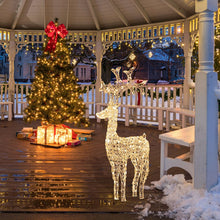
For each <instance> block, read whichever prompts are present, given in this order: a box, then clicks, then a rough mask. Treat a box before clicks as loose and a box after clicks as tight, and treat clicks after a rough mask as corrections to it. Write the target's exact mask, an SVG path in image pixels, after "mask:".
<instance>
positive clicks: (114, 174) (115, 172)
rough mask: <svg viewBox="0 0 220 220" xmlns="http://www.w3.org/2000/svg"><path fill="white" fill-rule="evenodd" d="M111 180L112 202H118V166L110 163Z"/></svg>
mask: <svg viewBox="0 0 220 220" xmlns="http://www.w3.org/2000/svg"><path fill="white" fill-rule="evenodd" d="M111 170H112V179H113V181H114V200H119V195H118V190H119V171H118V166H117V165H116V164H115V163H114V162H111Z"/></svg>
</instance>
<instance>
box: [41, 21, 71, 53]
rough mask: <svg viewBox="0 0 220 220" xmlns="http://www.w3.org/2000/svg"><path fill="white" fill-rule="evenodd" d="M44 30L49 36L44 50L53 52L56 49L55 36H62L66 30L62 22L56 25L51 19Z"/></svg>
mask: <svg viewBox="0 0 220 220" xmlns="http://www.w3.org/2000/svg"><path fill="white" fill-rule="evenodd" d="M55 22H56V19H55ZM45 32H46V34H47V36H48V37H49V38H50V40H49V41H48V43H47V46H46V49H45V51H49V52H50V53H52V52H54V51H55V49H56V43H57V37H58V36H60V37H61V38H64V37H65V36H66V35H67V34H68V31H67V30H66V27H65V25H64V24H60V25H59V26H58V27H57V23H55V24H54V22H53V21H51V22H49V24H48V25H47V27H46V29H45Z"/></svg>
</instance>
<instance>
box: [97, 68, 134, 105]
mask: <svg viewBox="0 0 220 220" xmlns="http://www.w3.org/2000/svg"><path fill="white" fill-rule="evenodd" d="M134 69H135V67H132V68H131V69H130V70H127V71H126V70H124V71H123V72H124V73H125V74H126V75H127V82H122V80H121V79H120V74H119V72H120V70H121V67H117V68H115V69H114V68H112V69H111V71H112V72H113V73H114V75H115V76H116V83H115V84H111V83H109V84H107V85H106V84H105V83H104V82H103V81H102V82H101V87H100V89H99V91H100V92H104V93H107V94H108V95H109V97H110V100H109V103H116V102H118V98H119V97H121V96H122V94H123V92H124V91H125V90H126V89H130V90H131V92H132V93H133V91H134V89H135V87H136V85H135V82H134V81H133V80H132V78H131V75H132V73H133V71H134Z"/></svg>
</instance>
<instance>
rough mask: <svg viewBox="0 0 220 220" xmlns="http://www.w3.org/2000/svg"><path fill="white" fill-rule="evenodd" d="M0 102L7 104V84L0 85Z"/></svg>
mask: <svg viewBox="0 0 220 220" xmlns="http://www.w3.org/2000/svg"><path fill="white" fill-rule="evenodd" d="M0 92H1V94H0V95H1V96H0V102H7V101H8V84H6V83H1V84H0Z"/></svg>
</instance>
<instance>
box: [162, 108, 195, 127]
mask: <svg viewBox="0 0 220 220" xmlns="http://www.w3.org/2000/svg"><path fill="white" fill-rule="evenodd" d="M171 113H178V114H180V116H181V126H182V128H185V127H186V117H191V118H193V119H194V118H195V111H192V110H188V109H183V108H166V131H169V130H170V114H171Z"/></svg>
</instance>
